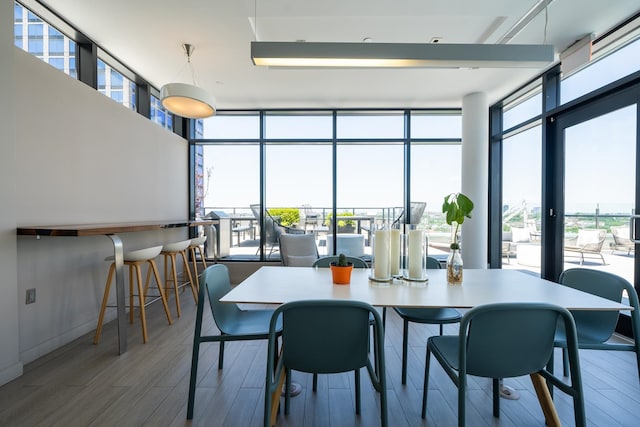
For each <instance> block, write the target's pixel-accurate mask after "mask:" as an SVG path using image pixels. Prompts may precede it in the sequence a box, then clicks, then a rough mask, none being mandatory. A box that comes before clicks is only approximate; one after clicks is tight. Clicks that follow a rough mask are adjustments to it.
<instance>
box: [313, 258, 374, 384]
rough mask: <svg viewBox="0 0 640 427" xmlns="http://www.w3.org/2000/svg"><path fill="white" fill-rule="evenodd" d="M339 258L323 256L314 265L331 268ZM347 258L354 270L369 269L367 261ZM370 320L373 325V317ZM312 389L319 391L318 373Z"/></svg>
mask: <svg viewBox="0 0 640 427" xmlns="http://www.w3.org/2000/svg"><path fill="white" fill-rule="evenodd" d="M338 258H339V257H338V256H337V255H329V256H323V257H320V258H318V259H317V260H316V261H315V262H314V263H313V266H314V267H320V268H329V266H330V265H331V263H332V262H338ZM345 258H346V259H347V262H350V263H352V264H353V268H369V266H368V265H367V262H366V261H365V260H363V259H362V258H358V257H354V256H345ZM369 320H370V321H371V323H372V324H373V317H371V318H370V319H369ZM383 323H384V322H383ZM312 387H313V391H316V390H317V389H318V374H317V373H314V374H313V386H312Z"/></svg>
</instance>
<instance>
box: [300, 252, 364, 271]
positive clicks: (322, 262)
mask: <svg viewBox="0 0 640 427" xmlns="http://www.w3.org/2000/svg"><path fill="white" fill-rule="evenodd" d="M346 258H347V262H350V263H352V264H353V268H369V266H368V265H367V262H366V261H365V260H363V259H362V258H358V257H354V256H347V257H346ZM332 262H338V256H333V255H332V256H323V257H321V258H318V259H317V260H316V262H314V263H313V266H314V267H329V266H330V265H331V263H332Z"/></svg>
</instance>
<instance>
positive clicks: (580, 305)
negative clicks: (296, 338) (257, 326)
mask: <svg viewBox="0 0 640 427" xmlns="http://www.w3.org/2000/svg"><path fill="white" fill-rule="evenodd" d="M446 274H447V273H446V270H444V269H442V270H429V272H428V281H426V282H409V281H404V280H401V279H399V280H394V281H392V282H382V283H381V282H376V281H373V280H370V275H371V270H370V269H358V268H356V269H353V271H352V274H351V283H350V284H349V285H334V284H333V283H332V278H331V271H330V269H328V268H317V267H282V266H264V267H261V268H260V269H258V270H257V271H256V272H254V273H253V274H252V275H251V276H249V277H248V278H247V279H245V280H244V281H243V282H242V283H240V284H238V285H237V286H236V287H235V288H233V289H232V290H231V291H230V292H229V293H227V294H226V295H225V296H224V297H222V298H221V299H220V301H222V302H230V303H231V302H232V303H248V304H283V303H286V302H290V301H299V300H309V299H336V300H357V301H364V302H367V303H369V304H371V305H373V306H380V307H422V308H445V307H450V308H460V309H468V308H472V307H475V306H478V305H483V304H489V303H499V302H531V303H534V302H535V303H550V304H556V305H559V306H561V307H564V308H567V309H569V310H616V311H619V310H632V309H633V308H632V307H630V306H627V305H624V304H621V303H618V302H615V301H611V300H608V299H605V298H601V297H598V296H595V295H591V294H588V293H586V292H582V291H579V290H576V289H573V288H570V287H567V286H562V285H560V284H558V283H554V282H551V281H548V280H544V279H541V278H540V277H536V276H533V275H530V274H526V273H522V272H519V271H516V270H502V269H489V270H484V269H465V270H464V277H463V281H462V284H459V285H450V284H448V283H447V275H446ZM530 377H531V381H532V383H533V386H534V389H535V391H536V394H537V396H538V400H539V402H540V407H541V408H542V412H543V414H544V416H545V421H546V425H547V426H550V427H551V426H559V425H560V419H559V417H558V414H557V412H556V409H555V406H554V404H553V400H552V398H551V395H550V394H549V390H548V389H547V387H546V382H545V380H544V378H543V377H542V376H540V375H539V374H531V375H530ZM281 384H282V379H281ZM274 401H276V402H277V401H278V399H274ZM272 422H273V420H272Z"/></svg>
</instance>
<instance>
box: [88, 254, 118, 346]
mask: <svg viewBox="0 0 640 427" xmlns="http://www.w3.org/2000/svg"><path fill="white" fill-rule="evenodd" d="M115 270H116V264H115V263H112V264H111V266H110V267H109V274H108V275H107V283H106V284H105V285H104V295H103V296H102V304H101V305H100V314H99V315H98V326H97V327H96V334H95V335H94V337H93V343H94V344H98V343H99V342H100V335H102V322H103V321H104V312H105V310H106V309H107V302H108V301H109V291H110V290H111V280H112V279H113V273H114V272H115Z"/></svg>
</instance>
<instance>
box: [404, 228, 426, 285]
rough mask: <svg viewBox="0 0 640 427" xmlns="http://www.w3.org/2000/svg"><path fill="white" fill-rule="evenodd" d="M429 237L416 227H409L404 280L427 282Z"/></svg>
mask: <svg viewBox="0 0 640 427" xmlns="http://www.w3.org/2000/svg"><path fill="white" fill-rule="evenodd" d="M427 246H428V241H427V235H426V233H425V232H424V231H423V230H419V229H417V227H416V226H415V225H407V229H406V232H405V235H404V245H403V249H404V256H403V259H404V268H403V274H402V276H403V278H404V279H406V280H412V281H426V280H427V275H426V267H427V263H426V260H427Z"/></svg>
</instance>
